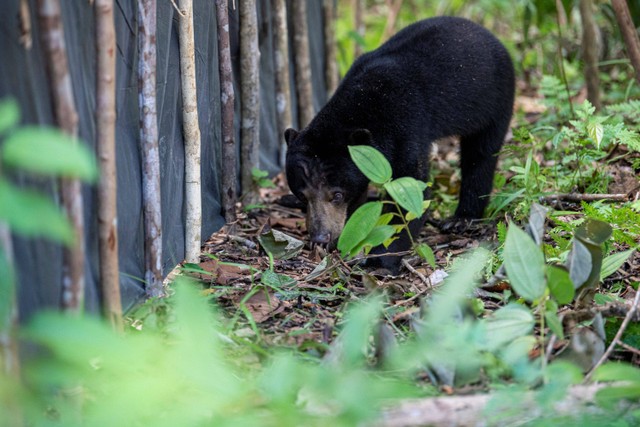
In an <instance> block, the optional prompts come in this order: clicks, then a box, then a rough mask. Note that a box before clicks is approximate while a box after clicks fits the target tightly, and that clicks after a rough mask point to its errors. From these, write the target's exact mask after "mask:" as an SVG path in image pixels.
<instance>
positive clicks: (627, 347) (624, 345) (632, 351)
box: [618, 341, 640, 356]
mask: <svg viewBox="0 0 640 427" xmlns="http://www.w3.org/2000/svg"><path fill="white" fill-rule="evenodd" d="M618 345H619V346H620V347H622V348H624V349H625V350H627V351H630V352H631V353H633V354H635V355H636V356H640V350H638V349H637V348H635V347H631V346H630V345H629V344H625V343H624V342H622V341H620V342H619V343H618Z"/></svg>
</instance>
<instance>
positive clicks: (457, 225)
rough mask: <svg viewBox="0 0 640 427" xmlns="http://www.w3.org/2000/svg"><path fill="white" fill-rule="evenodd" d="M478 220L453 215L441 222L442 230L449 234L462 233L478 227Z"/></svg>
mask: <svg viewBox="0 0 640 427" xmlns="http://www.w3.org/2000/svg"><path fill="white" fill-rule="evenodd" d="M477 222H478V220H474V219H471V218H460V217H455V216H454V217H451V218H448V219H446V220H444V221H442V222H441V223H440V226H439V228H440V231H442V232H443V233H448V234H461V233H465V232H468V231H472V230H475V229H476V228H477Z"/></svg>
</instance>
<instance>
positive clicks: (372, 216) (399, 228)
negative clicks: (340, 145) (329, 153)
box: [338, 145, 433, 262]
mask: <svg viewBox="0 0 640 427" xmlns="http://www.w3.org/2000/svg"><path fill="white" fill-rule="evenodd" d="M349 154H350V155H351V159H352V160H353V162H354V163H355V164H356V166H357V167H358V169H360V171H361V172H362V173H363V174H364V175H365V176H366V177H367V178H368V179H369V180H370V181H371V183H372V184H373V185H375V186H376V187H378V188H379V189H380V190H381V191H382V192H383V193H386V194H388V195H389V197H390V199H391V201H375V202H368V203H365V204H364V205H362V206H360V207H359V208H358V209H356V211H355V212H354V213H353V214H352V215H351V217H350V218H349V220H348V221H347V223H346V224H345V226H344V229H343V231H342V233H341V234H340V238H339V239H338V249H339V250H340V252H341V253H342V255H343V256H355V255H356V254H358V253H359V252H360V251H362V250H364V251H365V253H367V252H368V251H369V250H370V249H371V248H373V247H375V246H378V245H381V244H382V245H384V246H385V247H387V246H388V245H389V244H390V243H391V242H392V241H393V239H394V238H395V237H394V236H395V235H396V234H398V233H401V232H403V231H405V232H407V234H408V235H409V238H410V239H411V241H412V246H414V249H416V250H417V252H418V254H419V255H420V256H422V257H424V258H425V259H426V260H427V261H430V262H433V252H432V251H431V250H430V249H429V248H428V247H427V246H426V245H419V246H416V244H415V242H413V237H412V236H411V234H410V233H409V222H410V221H412V220H414V219H416V218H420V217H421V216H422V215H423V214H424V211H425V210H426V209H427V207H428V206H429V202H428V201H425V200H424V190H425V189H426V188H427V184H425V183H424V182H420V181H418V180H417V179H415V178H412V177H408V176H405V177H401V178H396V179H392V171H391V164H390V163H389V161H388V160H387V159H386V158H385V157H384V155H383V154H382V153H381V152H380V151H378V150H377V149H375V148H373V147H370V146H366V145H354V146H349ZM384 205H387V206H389V207H390V208H391V209H390V210H391V211H390V212H389V210H387V211H386V212H385V211H384V210H383V207H384ZM402 209H404V212H406V213H404V212H403V211H402ZM394 219H395V220H396V222H395V223H392V221H393V220H394Z"/></svg>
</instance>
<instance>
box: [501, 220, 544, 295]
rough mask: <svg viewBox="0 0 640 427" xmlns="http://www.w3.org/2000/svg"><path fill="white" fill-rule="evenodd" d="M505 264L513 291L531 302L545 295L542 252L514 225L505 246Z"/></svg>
mask: <svg viewBox="0 0 640 427" xmlns="http://www.w3.org/2000/svg"><path fill="white" fill-rule="evenodd" d="M504 264H505V268H506V269H507V275H508V277H509V281H510V282H511V285H512V286H513V289H514V290H515V291H516V292H517V293H518V294H519V295H520V296H521V297H523V298H524V299H525V300H527V301H529V302H531V301H534V300H536V299H538V298H540V297H542V296H543V295H544V291H545V288H546V283H545V277H544V273H545V263H544V256H543V254H542V250H541V249H540V248H539V247H538V246H537V245H536V244H535V242H534V241H533V240H532V239H531V237H530V236H529V235H528V234H527V233H525V232H524V231H522V230H521V229H519V228H518V227H516V226H515V225H513V224H510V225H509V230H508V231H507V240H506V241H505V244H504Z"/></svg>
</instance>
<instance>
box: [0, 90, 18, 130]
mask: <svg viewBox="0 0 640 427" xmlns="http://www.w3.org/2000/svg"><path fill="white" fill-rule="evenodd" d="M19 121H20V107H18V102H17V101H16V100H15V99H13V98H7V99H3V100H2V101H0V134H3V133H6V132H7V131H8V130H9V129H11V128H13V127H15V126H16V125H17V124H18V122H19Z"/></svg>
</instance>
